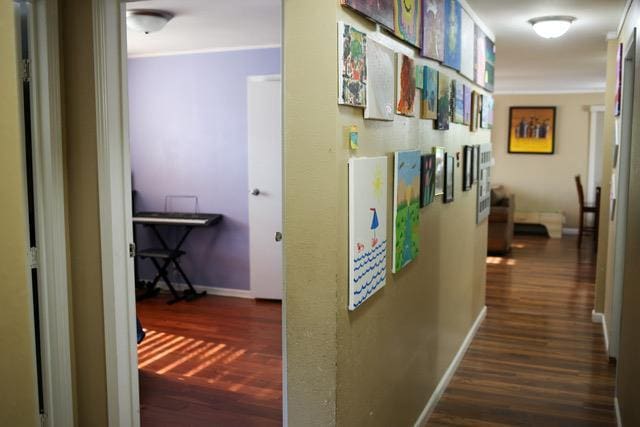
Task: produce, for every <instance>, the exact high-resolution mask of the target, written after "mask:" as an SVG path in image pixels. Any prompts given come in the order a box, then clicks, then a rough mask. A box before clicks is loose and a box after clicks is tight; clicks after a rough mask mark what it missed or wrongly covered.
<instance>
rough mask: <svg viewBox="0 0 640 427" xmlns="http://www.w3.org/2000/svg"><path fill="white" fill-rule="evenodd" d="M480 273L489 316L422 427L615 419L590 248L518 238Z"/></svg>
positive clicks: (576, 423) (599, 423) (546, 424)
mask: <svg viewBox="0 0 640 427" xmlns="http://www.w3.org/2000/svg"><path fill="white" fill-rule="evenodd" d="M487 270H488V274H487V306H488V314H487V318H486V320H485V321H484V323H483V325H482V326H481V328H480V330H479V332H478V334H477V336H476V338H475V340H474V342H473V343H472V344H471V347H470V349H469V351H468V353H467V355H466V356H465V358H464V360H463V362H462V364H461V365H460V368H459V370H458V371H457V373H456V375H455V377H454V378H453V380H452V382H451V384H450V386H449V388H448V389H447V391H446V392H445V394H444V396H443V397H442V400H441V401H440V403H439V404H438V406H437V407H436V409H435V411H434V413H433V415H432V416H431V419H430V421H429V425H431V426H445V425H446V426H544V427H551V426H571V427H574V426H613V425H615V414H614V405H613V395H614V376H615V366H614V365H612V364H610V363H609V360H608V357H607V355H606V353H605V349H604V338H603V334H602V329H601V325H597V324H594V323H592V322H591V310H592V308H593V288H594V285H593V283H594V281H595V280H594V275H595V259H594V257H593V251H592V250H591V248H589V247H584V248H583V250H582V251H578V250H577V248H576V240H575V238H563V239H562V240H551V239H546V238H543V237H518V238H517V239H516V242H515V245H514V248H513V251H512V253H511V255H510V256H507V257H503V258H500V257H495V258H488V259H487Z"/></svg>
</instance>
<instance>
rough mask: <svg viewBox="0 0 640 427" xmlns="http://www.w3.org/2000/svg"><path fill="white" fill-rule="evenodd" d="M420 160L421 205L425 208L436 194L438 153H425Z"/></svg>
mask: <svg viewBox="0 0 640 427" xmlns="http://www.w3.org/2000/svg"><path fill="white" fill-rule="evenodd" d="M420 161H421V168H420V207H421V208H424V207H425V206H427V205H430V204H431V202H433V199H434V198H435V195H436V179H435V178H436V155H435V154H423V155H422V157H421V158H420Z"/></svg>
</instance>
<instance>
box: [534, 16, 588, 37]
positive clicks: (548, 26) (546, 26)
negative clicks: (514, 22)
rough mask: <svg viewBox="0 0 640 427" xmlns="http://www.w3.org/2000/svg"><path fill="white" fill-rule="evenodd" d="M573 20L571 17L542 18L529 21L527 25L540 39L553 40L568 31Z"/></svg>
mask: <svg viewBox="0 0 640 427" xmlns="http://www.w3.org/2000/svg"><path fill="white" fill-rule="evenodd" d="M575 20H576V18H574V17H573V16H542V17H540V18H533V19H530V20H529V23H530V24H531V25H533V29H534V30H535V32H536V33H537V34H538V35H539V36H540V37H544V38H545V39H555V38H556V37H560V36H562V35H564V33H566V32H567V31H569V27H570V26H571V23H572V22H573V21H575Z"/></svg>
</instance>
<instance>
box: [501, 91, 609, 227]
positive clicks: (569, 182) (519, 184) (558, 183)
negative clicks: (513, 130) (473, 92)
mask: <svg viewBox="0 0 640 427" xmlns="http://www.w3.org/2000/svg"><path fill="white" fill-rule="evenodd" d="M603 104H604V94H603V93H595V94H594V93H590V94H552V95H499V96H496V103H495V125H494V127H493V147H494V157H495V159H496V166H495V168H494V170H493V171H492V177H493V182H494V183H496V184H504V185H505V186H507V187H508V188H509V190H511V191H512V192H513V193H514V194H515V195H516V209H517V210H519V211H545V212H557V211H562V212H564V214H565V216H566V221H567V222H566V224H565V227H570V228H575V227H578V211H579V210H578V195H577V193H576V185H575V181H574V176H575V175H577V174H580V175H581V177H582V184H583V186H585V187H586V183H587V162H588V158H589V106H591V105H603ZM512 106H513V107H517V106H555V107H557V109H556V124H557V129H556V139H555V154H553V155H534V154H509V153H508V150H507V147H508V137H509V107H512Z"/></svg>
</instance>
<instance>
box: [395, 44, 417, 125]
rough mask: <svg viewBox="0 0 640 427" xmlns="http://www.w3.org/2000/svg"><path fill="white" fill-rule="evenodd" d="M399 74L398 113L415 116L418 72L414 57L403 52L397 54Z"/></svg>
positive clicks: (397, 91)
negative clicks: (416, 71)
mask: <svg viewBox="0 0 640 427" xmlns="http://www.w3.org/2000/svg"><path fill="white" fill-rule="evenodd" d="M397 58H398V59H397V64H398V75H397V86H396V94H397V98H398V99H397V101H396V113H398V114H402V115H403V116H410V117H413V116H415V111H414V110H415V101H416V74H415V66H414V63H413V59H411V58H409V57H408V56H406V55H403V54H401V53H399V54H397Z"/></svg>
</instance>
